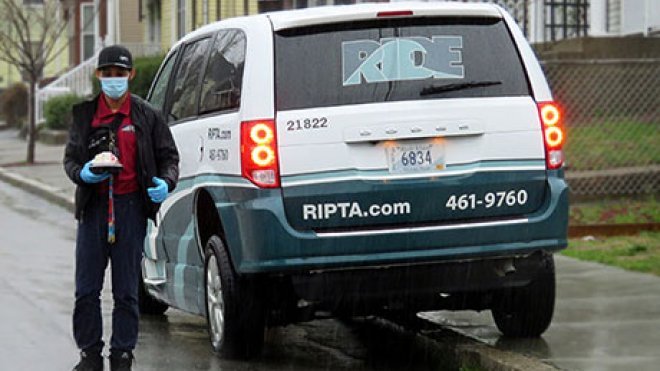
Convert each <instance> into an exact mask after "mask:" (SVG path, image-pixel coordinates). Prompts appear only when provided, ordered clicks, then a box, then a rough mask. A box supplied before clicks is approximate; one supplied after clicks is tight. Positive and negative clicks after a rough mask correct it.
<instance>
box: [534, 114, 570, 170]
mask: <svg viewBox="0 0 660 371" xmlns="http://www.w3.org/2000/svg"><path fill="white" fill-rule="evenodd" d="M538 108H539V115H540V116H541V123H542V124H543V140H544V142H545V160H546V164H547V167H548V169H559V168H560V167H562V165H564V141H565V140H566V134H565V132H564V128H563V125H562V120H561V119H562V117H561V111H560V110H559V107H558V106H557V105H556V104H555V103H554V102H541V103H539V104H538Z"/></svg>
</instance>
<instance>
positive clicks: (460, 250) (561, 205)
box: [211, 172, 568, 274]
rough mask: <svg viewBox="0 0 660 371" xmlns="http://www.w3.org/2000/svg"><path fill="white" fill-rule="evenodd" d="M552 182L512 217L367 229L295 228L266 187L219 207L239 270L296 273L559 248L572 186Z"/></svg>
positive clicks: (554, 175) (555, 176) (555, 175)
mask: <svg viewBox="0 0 660 371" xmlns="http://www.w3.org/2000/svg"><path fill="white" fill-rule="evenodd" d="M547 184H548V189H547V192H548V197H546V199H545V203H544V204H543V205H542V207H540V208H539V209H538V210H537V211H536V212H534V213H532V214H528V215H524V216H520V217H516V218H513V219H500V220H487V221H480V222H466V223H459V222H457V223H454V224H446V225H435V226H424V227H407V228H393V229H381V230H368V231H346V232H329V233H316V232H314V231H298V230H295V229H294V228H292V227H291V226H290V225H289V224H288V223H287V218H286V215H285V211H284V206H283V204H282V199H281V194H280V193H279V191H278V190H259V191H257V192H258V193H259V194H258V197H249V196H248V197H246V198H243V200H242V201H240V202H236V203H229V204H228V203H219V204H218V205H217V207H218V210H219V211H220V214H221V218H222V221H223V227H224V230H225V232H226V233H225V237H226V242H227V245H228V247H229V250H230V255H231V257H232V260H233V263H234V267H235V268H236V270H237V271H238V272H239V273H241V274H252V273H282V274H290V273H293V272H301V271H315V270H327V269H337V268H350V267H360V266H390V265H400V264H420V263H432V262H446V261H451V260H466V259H477V258H486V257H514V256H526V255H529V254H531V253H533V252H535V251H539V250H540V251H546V252H552V251H556V250H560V249H562V248H564V247H566V245H567V239H566V238H567V237H566V236H567V228H568V187H567V185H566V183H565V181H564V180H563V177H562V176H561V173H560V172H549V176H548V183H547ZM211 191H212V190H211ZM212 192H213V191H212ZM232 231H236V232H232Z"/></svg>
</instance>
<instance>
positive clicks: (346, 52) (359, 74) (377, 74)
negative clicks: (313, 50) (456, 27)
mask: <svg viewBox="0 0 660 371" xmlns="http://www.w3.org/2000/svg"><path fill="white" fill-rule="evenodd" d="M341 48H342V71H343V86H351V85H360V84H362V83H364V82H366V83H377V82H389V81H405V80H424V79H431V78H433V79H462V78H463V77H464V76H465V69H464V66H463V54H462V48H463V37H462V36H432V37H431V38H426V37H401V38H383V39H380V41H375V40H354V41H345V42H343V43H342V45H341Z"/></svg>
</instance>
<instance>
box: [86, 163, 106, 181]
mask: <svg viewBox="0 0 660 371" xmlns="http://www.w3.org/2000/svg"><path fill="white" fill-rule="evenodd" d="M91 165H92V161H87V162H86V163H85V165H83V168H82V170H80V179H82V181H83V182H85V183H89V184H94V183H99V182H102V181H104V180H106V179H108V178H110V173H108V172H107V171H106V172H103V173H101V174H95V173H93V172H92V170H90V169H89V167H90V166H91Z"/></svg>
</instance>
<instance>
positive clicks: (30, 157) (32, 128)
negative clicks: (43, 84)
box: [25, 79, 37, 164]
mask: <svg viewBox="0 0 660 371" xmlns="http://www.w3.org/2000/svg"><path fill="white" fill-rule="evenodd" d="M36 91H37V82H36V81H35V80H34V79H30V94H28V130H27V141H28V148H27V159H26V160H25V161H26V162H27V163H28V164H34V147H35V142H36V141H37V122H36V121H37V118H36V117H35V115H34V113H35V112H34V111H35V110H34V107H35V100H36V96H35V95H36Z"/></svg>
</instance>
